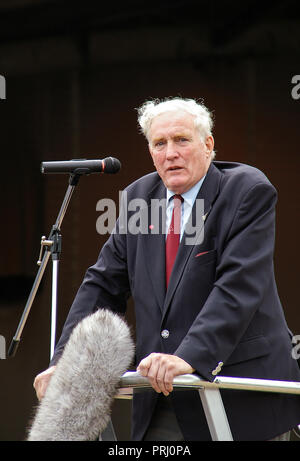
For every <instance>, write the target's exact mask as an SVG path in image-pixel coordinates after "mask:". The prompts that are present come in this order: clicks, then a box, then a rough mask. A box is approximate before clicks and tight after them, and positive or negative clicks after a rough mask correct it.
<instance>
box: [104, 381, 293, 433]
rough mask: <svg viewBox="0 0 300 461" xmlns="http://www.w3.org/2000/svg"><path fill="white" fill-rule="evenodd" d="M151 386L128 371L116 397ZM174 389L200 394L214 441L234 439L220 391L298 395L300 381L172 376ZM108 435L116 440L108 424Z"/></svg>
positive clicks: (125, 395)
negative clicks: (194, 391) (193, 391)
mask: <svg viewBox="0 0 300 461" xmlns="http://www.w3.org/2000/svg"><path fill="white" fill-rule="evenodd" d="M150 387H151V385H150V383H149V381H148V379H147V378H145V377H143V376H141V375H140V374H139V373H137V372H127V373H125V374H124V375H123V376H122V377H121V379H120V383H119V390H118V394H117V395H116V398H132V394H133V390H134V389H143V388H144V389H146V388H150ZM173 387H174V389H176V388H177V389H178V388H181V389H185V390H189V389H197V390H198V391H199V395H200V398H201V402H202V405H203V409H204V412H205V416H206V420H207V424H208V427H209V430H210V434H211V438H212V440H214V441H232V440H233V438H232V434H231V430H230V426H229V423H228V419H227V415H226V412H225V409H224V406H223V401H222V397H221V394H220V389H239V390H246V391H261V392H275V393H284V394H300V382H292V381H275V380H267V379H253V378H233V377H232V378H231V377H227V376H217V377H216V378H215V380H214V381H213V382H209V381H204V380H203V379H201V378H200V377H199V376H197V375H194V374H186V375H180V376H177V377H175V378H174V381H173ZM299 423H300V421H299ZM107 434H108V437H113V439H114V440H116V439H115V433H114V430H113V427H112V425H111V424H110V427H108V432H107ZM103 440H104V438H103ZM110 440H111V438H110Z"/></svg>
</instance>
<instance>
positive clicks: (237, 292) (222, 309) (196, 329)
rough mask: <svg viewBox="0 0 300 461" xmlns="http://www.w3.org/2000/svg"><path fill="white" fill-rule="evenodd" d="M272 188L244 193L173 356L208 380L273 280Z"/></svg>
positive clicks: (263, 185) (262, 186) (265, 186)
mask: <svg viewBox="0 0 300 461" xmlns="http://www.w3.org/2000/svg"><path fill="white" fill-rule="evenodd" d="M276 199H277V193H276V190H275V188H274V187H273V186H272V185H271V184H266V183H260V184H256V185H255V186H252V187H251V188H250V190H248V191H247V192H246V193H245V195H244V197H243V199H242V201H241V202H240V205H239V206H238V208H237V210H236V212H235V214H234V218H233V220H232V224H231V227H230V230H229V233H228V236H227V239H226V242H225V245H224V246H223V249H222V253H221V255H220V258H219V261H218V264H217V267H216V280H215V283H214V286H213V289H212V291H211V293H210V295H209V296H208V298H207V300H206V302H205V304H204V306H203V307H202V309H201V311H200V313H199V314H198V316H197V317H196V318H195V320H194V322H193V324H192V325H191V328H190V329H189V331H188V333H187V335H186V336H185V337H184V339H183V341H182V342H181V344H180V345H179V347H178V348H177V350H176V351H175V352H174V354H175V355H177V356H179V357H181V358H182V359H184V360H185V361H186V362H188V363H189V364H190V365H191V366H192V367H193V368H195V369H196V371H197V372H198V373H199V374H200V375H201V376H203V377H204V378H206V379H208V380H213V379H214V376H212V373H211V372H212V370H213V369H214V368H215V367H216V364H218V362H223V363H226V360H227V359H228V357H230V355H231V354H232V352H233V351H234V350H235V348H236V346H237V344H238V343H239V341H240V339H241V338H242V336H243V335H244V333H245V331H246V330H247V328H248V326H249V324H250V323H251V320H252V318H253V316H254V315H255V313H256V311H257V310H258V309H259V307H260V305H261V303H262V302H263V300H264V296H265V293H266V290H267V289H268V286H269V284H270V279H271V277H272V276H273V251H274V234H275V204H276Z"/></svg>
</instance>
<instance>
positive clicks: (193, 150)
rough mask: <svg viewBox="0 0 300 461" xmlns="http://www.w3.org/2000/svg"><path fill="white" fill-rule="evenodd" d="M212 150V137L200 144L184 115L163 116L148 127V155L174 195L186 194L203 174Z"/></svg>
mask: <svg viewBox="0 0 300 461" xmlns="http://www.w3.org/2000/svg"><path fill="white" fill-rule="evenodd" d="M213 147H214V141H213V138H212V136H208V137H207V139H206V141H205V142H203V141H202V140H201V138H200V135H199V133H198V131H197V130H196V128H195V125H194V117H193V116H192V115H191V114H188V113H187V112H166V113H164V114H161V115H158V116H157V117H155V118H154V119H153V121H152V123H151V127H150V131H149V150H150V154H151V156H152V159H153V162H154V165H155V168H156V170H157V172H158V174H159V176H160V177H161V179H162V181H163V182H164V184H165V186H166V187H167V188H168V189H170V190H172V191H173V192H175V193H176V194H183V193H184V192H187V191H188V190H189V189H190V188H191V187H193V186H194V185H195V184H196V183H197V182H198V181H199V180H200V179H201V178H202V177H203V176H204V175H205V174H206V172H207V170H208V168H209V165H210V162H211V155H210V154H211V151H212V150H213Z"/></svg>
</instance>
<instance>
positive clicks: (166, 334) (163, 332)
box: [161, 330, 170, 339]
mask: <svg viewBox="0 0 300 461" xmlns="http://www.w3.org/2000/svg"><path fill="white" fill-rule="evenodd" d="M169 335H170V332H169V330H163V331H162V332H161V337H162V338H164V339H167V338H168V337H169Z"/></svg>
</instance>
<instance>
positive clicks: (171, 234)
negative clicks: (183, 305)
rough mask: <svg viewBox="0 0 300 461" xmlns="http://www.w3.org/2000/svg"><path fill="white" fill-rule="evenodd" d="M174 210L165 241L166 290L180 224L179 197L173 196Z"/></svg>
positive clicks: (180, 200) (174, 256)
mask: <svg viewBox="0 0 300 461" xmlns="http://www.w3.org/2000/svg"><path fill="white" fill-rule="evenodd" d="M173 200H174V208H173V214H172V220H171V224H170V227H169V231H168V236H167V241H166V287H167V288H168V283H169V279H170V276H171V272H172V269H173V265H174V262H175V258H176V254H177V250H178V247H179V242H180V223H181V203H182V202H183V198H182V197H181V195H174V196H173Z"/></svg>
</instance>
